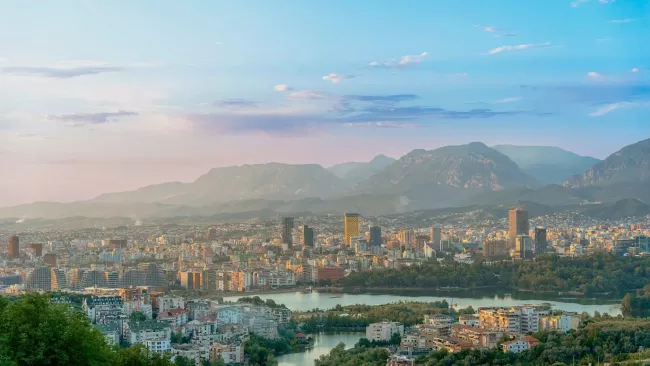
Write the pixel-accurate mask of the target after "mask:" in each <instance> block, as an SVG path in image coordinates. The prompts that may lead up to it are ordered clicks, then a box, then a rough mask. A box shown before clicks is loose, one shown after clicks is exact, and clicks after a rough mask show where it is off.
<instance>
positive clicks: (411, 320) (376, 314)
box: [298, 300, 475, 333]
mask: <svg viewBox="0 0 650 366" xmlns="http://www.w3.org/2000/svg"><path fill="white" fill-rule="evenodd" d="M449 313H450V311H449V304H448V303H447V302H446V301H444V300H443V301H436V302H418V301H400V302H396V303H392V304H385V305H376V306H370V305H361V304H357V305H347V306H340V305H338V306H337V307H336V308H333V309H331V310H328V311H327V312H325V313H309V314H307V313H305V314H298V315H302V316H301V322H302V323H301V325H300V326H301V329H302V330H303V331H305V332H308V333H314V332H319V331H329V332H348V331H352V332H360V331H365V329H366V327H367V326H368V324H370V323H375V322H380V321H382V320H385V319H390V320H392V321H396V322H400V323H402V324H404V325H405V326H411V325H414V324H419V323H422V322H423V321H424V316H425V315H435V314H445V315H447V314H449ZM474 313H475V310H474V309H473V308H472V307H468V308H465V309H454V310H453V311H452V315H453V316H454V317H455V318H457V317H458V315H460V314H474Z"/></svg>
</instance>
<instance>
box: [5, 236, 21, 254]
mask: <svg viewBox="0 0 650 366" xmlns="http://www.w3.org/2000/svg"><path fill="white" fill-rule="evenodd" d="M8 249H9V258H18V257H20V239H18V235H12V236H10V237H9V248H8Z"/></svg>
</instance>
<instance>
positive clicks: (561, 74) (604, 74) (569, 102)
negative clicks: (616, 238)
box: [0, 0, 650, 206]
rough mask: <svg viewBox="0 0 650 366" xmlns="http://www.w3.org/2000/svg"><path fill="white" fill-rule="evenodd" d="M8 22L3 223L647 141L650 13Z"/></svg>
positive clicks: (389, 12) (623, 6)
mask: <svg viewBox="0 0 650 366" xmlns="http://www.w3.org/2000/svg"><path fill="white" fill-rule="evenodd" d="M0 10H2V11H0V34H5V35H11V36H10V37H0V50H1V51H0V99H1V100H2V101H3V102H2V103H0V164H1V165H2V166H3V168H4V171H5V172H11V174H8V175H10V176H11V179H3V180H2V181H1V182H0V206H8V205H13V204H20V203H27V202H33V201H43V200H46V201H74V200H83V199H89V198H92V197H95V196H97V195H99V194H101V193H105V192H114V191H124V190H129V189H135V188H138V187H142V186H145V185H149V184H154V183H160V182H165V181H191V180H193V179H195V178H196V177H198V176H199V175H200V174H202V173H204V172H205V171H207V170H209V169H210V168H213V167H219V166H228V165H239V164H251V163H265V162H270V161H278V162H286V163H317V164H323V165H326V166H328V165H332V164H335V163H341V162H345V161H368V160H370V159H371V158H372V157H373V156H375V155H377V154H386V155H389V156H393V157H399V156H401V155H403V154H406V153H408V152H409V151H411V150H413V149H416V148H425V149H433V148H437V147H440V146H445V145H455V144H464V143H468V142H471V141H482V142H484V143H486V144H488V145H495V144H515V145H550V146H558V147H561V148H564V149H567V150H570V151H573V152H576V153H578V154H581V155H589V156H594V157H597V158H604V157H605V156H607V155H608V154H610V153H612V152H614V151H617V150H618V149H619V148H621V147H623V146H625V145H628V144H630V143H633V142H636V141H638V140H640V139H643V138H647V137H649V136H650V128H649V127H648V126H647V121H645V120H644V118H646V116H647V113H648V110H649V108H650V79H649V77H648V74H649V73H650V69H649V68H650V64H648V61H647V60H649V59H650V50H648V48H647V47H644V46H645V42H646V38H647V37H645V36H644V35H646V34H648V33H650V29H649V17H648V15H649V14H650V5H648V4H647V2H644V1H625V2H624V1H618V2H615V1H596V0H591V1H576V2H571V1H564V0H557V1H555V0H554V1H548V2H543V3H538V4H528V3H520V2H515V1H505V2H502V3H500V4H499V5H498V6H495V5H493V4H492V5H488V4H485V3H483V2H480V1H469V2H464V3H462V4H460V3H455V4H454V3H446V4H441V3H437V4H432V3H429V2H424V1H420V2H416V3H414V4H413V5H412V6H409V7H405V6H402V5H401V4H400V3H399V2H393V3H390V2H382V4H381V6H373V7H370V6H367V5H364V4H363V3H357V4H355V3H348V2H343V1H334V2H332V3H328V4H327V5H325V4H314V3H305V2H299V1H283V2H281V3H279V4H276V3H274V4H271V3H268V2H263V1H241V2H233V3H225V2H215V3H210V4H205V3H194V4H185V6H182V7H180V6H178V5H177V4H175V3H173V2H169V1H157V2H152V1H144V2H138V3H128V2H124V3H115V2H107V1H104V2H99V1H98V2H93V3H80V2H77V1H66V2H57V3H48V4H42V5H41V6H39V7H33V6H29V4H22V3H19V2H13V3H5V4H3V5H1V6H0ZM107 24H110V25H111V26H107ZM576 28H577V29H579V31H576Z"/></svg>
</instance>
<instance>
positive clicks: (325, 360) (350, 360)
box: [314, 343, 389, 366]
mask: <svg viewBox="0 0 650 366" xmlns="http://www.w3.org/2000/svg"><path fill="white" fill-rule="evenodd" d="M388 356H389V353H388V351H387V350H386V349H384V348H367V347H355V348H352V349H349V350H346V349H345V344H344V343H339V344H338V345H337V346H336V347H334V348H333V349H332V350H331V351H330V353H329V354H327V355H322V356H320V358H319V359H317V360H316V361H315V362H314V364H315V365H316V366H359V365H367V366H384V365H386V359H387V358H388Z"/></svg>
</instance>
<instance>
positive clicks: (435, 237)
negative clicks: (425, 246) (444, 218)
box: [429, 226, 442, 248]
mask: <svg viewBox="0 0 650 366" xmlns="http://www.w3.org/2000/svg"><path fill="white" fill-rule="evenodd" d="M429 240H431V242H432V243H433V247H434V248H437V247H438V245H440V240H442V231H441V230H440V228H439V227H437V226H431V227H430V228H429Z"/></svg>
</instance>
